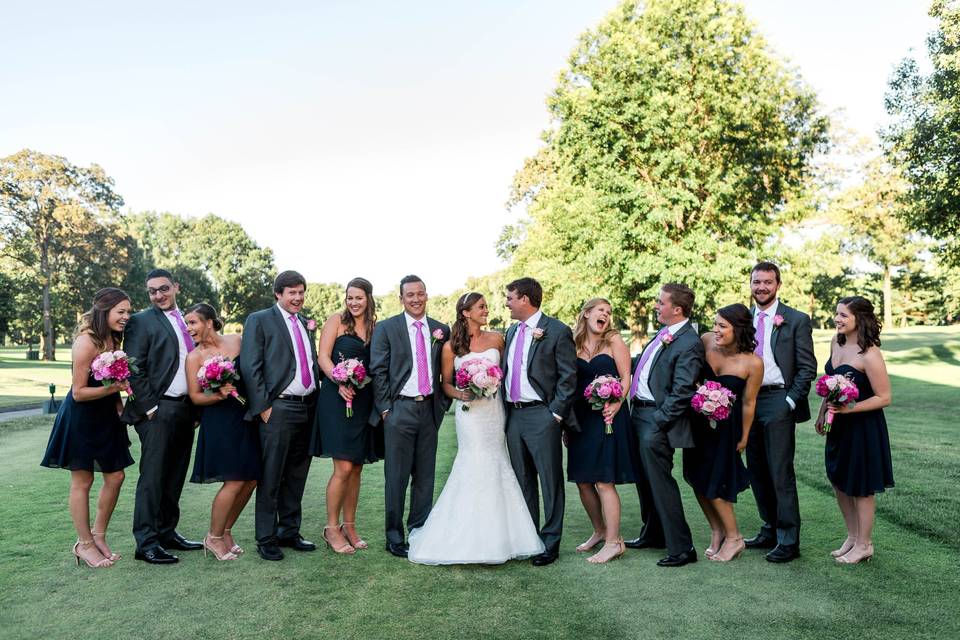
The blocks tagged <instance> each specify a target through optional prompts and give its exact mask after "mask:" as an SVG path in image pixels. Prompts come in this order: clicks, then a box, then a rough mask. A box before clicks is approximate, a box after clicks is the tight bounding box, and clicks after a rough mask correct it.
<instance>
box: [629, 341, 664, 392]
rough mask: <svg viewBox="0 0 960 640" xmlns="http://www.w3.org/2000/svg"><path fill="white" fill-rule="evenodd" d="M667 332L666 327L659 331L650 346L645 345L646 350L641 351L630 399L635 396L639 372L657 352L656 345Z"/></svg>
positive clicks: (638, 382) (638, 383)
mask: <svg viewBox="0 0 960 640" xmlns="http://www.w3.org/2000/svg"><path fill="white" fill-rule="evenodd" d="M669 332H670V329H668V328H667V327H664V328H663V329H660V331H659V333H657V335H656V337H654V339H653V340H651V341H650V344H648V345H647V348H646V349H644V350H643V353H642V354H640V362H638V363H637V369H636V370H635V371H634V372H633V382H632V383H631V384H630V397H631V398H633V397H634V396H636V395H637V387H638V386H639V385H640V372H641V371H642V370H643V365H645V364H647V360H649V359H650V356H652V355H653V352H654V351H656V350H657V345H658V344H660V341H661V340H662V339H663V336H665V335H667V334H668V333H669Z"/></svg>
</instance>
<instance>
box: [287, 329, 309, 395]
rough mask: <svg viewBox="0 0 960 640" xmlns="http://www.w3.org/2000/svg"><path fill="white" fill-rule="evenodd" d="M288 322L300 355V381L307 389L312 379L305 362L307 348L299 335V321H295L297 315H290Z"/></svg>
mask: <svg viewBox="0 0 960 640" xmlns="http://www.w3.org/2000/svg"><path fill="white" fill-rule="evenodd" d="M290 324H292V325H293V337H294V338H295V339H296V341H297V355H298V356H300V382H301V384H303V388H304V389H309V388H310V383H311V382H312V381H313V380H312V378H311V376H310V365H309V364H307V349H306V347H305V346H304V345H303V336H302V335H300V323H299V322H297V316H295V315H292V316H290Z"/></svg>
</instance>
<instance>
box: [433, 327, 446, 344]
mask: <svg viewBox="0 0 960 640" xmlns="http://www.w3.org/2000/svg"><path fill="white" fill-rule="evenodd" d="M430 336H431V338H432V339H433V342H443V340H444V335H443V329H434V330H433V333H431V334H430Z"/></svg>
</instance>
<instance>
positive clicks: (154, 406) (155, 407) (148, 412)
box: [147, 404, 160, 418]
mask: <svg viewBox="0 0 960 640" xmlns="http://www.w3.org/2000/svg"><path fill="white" fill-rule="evenodd" d="M159 408H160V405H158V404H155V405H153V408H152V409H147V417H148V418H149V417H150V416H152V415H153V414H155V413H156V412H157V409H159Z"/></svg>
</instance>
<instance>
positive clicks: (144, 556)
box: [133, 547, 180, 564]
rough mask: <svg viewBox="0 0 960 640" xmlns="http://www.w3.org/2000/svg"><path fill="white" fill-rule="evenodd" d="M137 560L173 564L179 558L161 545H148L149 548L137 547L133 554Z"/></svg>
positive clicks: (148, 562)
mask: <svg viewBox="0 0 960 640" xmlns="http://www.w3.org/2000/svg"><path fill="white" fill-rule="evenodd" d="M133 557H134V558H136V559H137V560H143V561H144V562H146V563H147V564H173V563H174V562H179V561H180V558H178V557H177V556H175V555H173V554H172V553H167V552H166V551H165V550H164V548H163V547H150V548H149V549H137V552H136V553H134V554H133Z"/></svg>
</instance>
